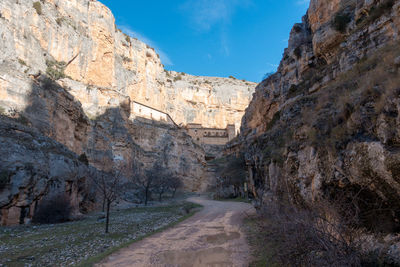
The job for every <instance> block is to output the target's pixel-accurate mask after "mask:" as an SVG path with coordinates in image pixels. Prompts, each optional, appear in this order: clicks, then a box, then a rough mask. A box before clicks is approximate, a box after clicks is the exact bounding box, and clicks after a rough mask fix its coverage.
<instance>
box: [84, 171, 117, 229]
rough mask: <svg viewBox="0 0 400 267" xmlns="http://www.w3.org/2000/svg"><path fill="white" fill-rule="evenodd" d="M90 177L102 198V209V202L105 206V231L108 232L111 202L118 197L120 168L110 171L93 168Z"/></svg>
mask: <svg viewBox="0 0 400 267" xmlns="http://www.w3.org/2000/svg"><path fill="white" fill-rule="evenodd" d="M91 179H92V181H93V184H94V185H95V186H96V188H97V190H98V191H99V193H100V194H101V196H102V198H103V210H104V204H105V206H106V225H105V233H108V232H109V223H110V209H111V204H112V203H113V202H115V201H116V200H117V199H118V197H119V194H120V192H121V170H113V171H111V172H104V171H95V170H93V171H92V173H91Z"/></svg>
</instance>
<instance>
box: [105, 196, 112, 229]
mask: <svg viewBox="0 0 400 267" xmlns="http://www.w3.org/2000/svg"><path fill="white" fill-rule="evenodd" d="M110 206H111V202H110V201H109V200H108V199H107V215H106V234H108V225H109V223H110Z"/></svg>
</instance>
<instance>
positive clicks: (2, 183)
mask: <svg viewBox="0 0 400 267" xmlns="http://www.w3.org/2000/svg"><path fill="white" fill-rule="evenodd" d="M9 182H10V177H9V173H8V172H7V171H1V172H0V190H3V189H4V188H5V187H6V185H7V184H8V183H9Z"/></svg>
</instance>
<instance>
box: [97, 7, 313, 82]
mask: <svg viewBox="0 0 400 267" xmlns="http://www.w3.org/2000/svg"><path fill="white" fill-rule="evenodd" d="M100 1H101V2H102V3H104V4H105V5H106V6H108V7H109V8H110V9H111V10H112V12H113V13H114V16H115V18H116V23H117V26H118V27H119V28H120V29H121V30H122V31H124V32H125V33H128V34H130V35H132V36H133V37H137V38H138V39H140V40H142V41H144V42H146V43H148V44H149V45H151V46H152V47H154V48H155V49H156V51H157V52H158V53H159V54H160V56H161V59H162V61H163V64H164V65H165V68H166V69H168V70H175V71H178V72H186V73H189V74H193V75H204V76H218V77H228V76H230V75H232V76H234V77H236V78H238V79H246V80H249V81H254V82H260V81H261V80H262V77H263V76H264V74H265V73H268V72H272V71H275V70H276V68H277V65H278V64H279V61H280V59H281V58H282V53H283V49H284V48H285V47H287V41H288V38H289V32H290V30H291V28H292V26H293V24H294V23H296V22H301V18H302V16H303V15H304V14H305V13H306V11H307V8H308V5H309V0H141V1H139V0H133V1H132V0H131V1H129V0H125V1H122V0H120V1H116V0H100Z"/></svg>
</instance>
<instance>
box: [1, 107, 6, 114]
mask: <svg viewBox="0 0 400 267" xmlns="http://www.w3.org/2000/svg"><path fill="white" fill-rule="evenodd" d="M5 114H6V109H5V108H3V107H2V106H0V115H5Z"/></svg>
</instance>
